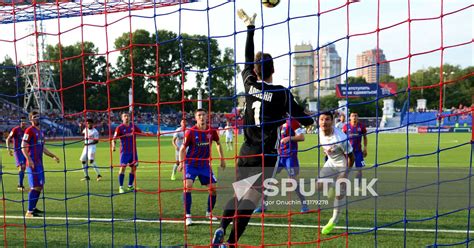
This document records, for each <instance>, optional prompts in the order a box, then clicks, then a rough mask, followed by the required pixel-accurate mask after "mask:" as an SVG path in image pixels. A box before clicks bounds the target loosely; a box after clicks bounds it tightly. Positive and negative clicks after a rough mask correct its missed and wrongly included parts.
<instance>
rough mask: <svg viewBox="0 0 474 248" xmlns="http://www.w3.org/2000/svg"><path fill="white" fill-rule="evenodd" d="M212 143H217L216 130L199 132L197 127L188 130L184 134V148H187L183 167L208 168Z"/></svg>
mask: <svg viewBox="0 0 474 248" xmlns="http://www.w3.org/2000/svg"><path fill="white" fill-rule="evenodd" d="M212 141H216V142H218V141H219V135H218V134H217V132H216V130H214V129H207V130H200V129H198V127H197V126H193V127H192V128H190V129H188V130H187V131H186V133H185V134H184V146H185V147H187V152H186V159H185V165H186V166H194V167H205V166H207V167H208V166H209V157H210V155H211V152H210V150H211V146H212Z"/></svg>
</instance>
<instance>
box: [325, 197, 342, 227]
mask: <svg viewBox="0 0 474 248" xmlns="http://www.w3.org/2000/svg"><path fill="white" fill-rule="evenodd" d="M345 204H346V197H344V198H342V199H341V200H338V199H337V198H335V199H334V209H333V211H332V218H331V219H330V220H329V221H332V223H334V224H336V223H337V222H338V221H339V217H340V216H341V208H343V207H345Z"/></svg>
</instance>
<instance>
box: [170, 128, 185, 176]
mask: <svg viewBox="0 0 474 248" xmlns="http://www.w3.org/2000/svg"><path fill="white" fill-rule="evenodd" d="M184 131H186V119H182V120H181V123H180V126H179V127H178V128H177V129H176V131H175V133H174V134H173V139H172V140H171V143H172V144H173V147H174V150H175V158H176V164H175V165H174V166H173V172H171V181H174V180H176V170H177V169H178V167H179V149H180V148H181V145H182V144H183V141H184Z"/></svg>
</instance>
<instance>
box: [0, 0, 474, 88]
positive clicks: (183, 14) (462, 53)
mask: <svg viewBox="0 0 474 248" xmlns="http://www.w3.org/2000/svg"><path fill="white" fill-rule="evenodd" d="M318 2H319V9H320V12H321V13H323V14H321V15H320V17H319V18H318V17H317V16H316V15H315V13H318ZM345 2H346V1H344V0H319V1H316V0H282V1H281V3H280V4H279V5H278V6H276V7H275V8H265V7H262V6H261V5H260V1H256V0H236V1H235V2H227V1H226V0H208V1H202V2H199V3H190V4H185V5H182V6H181V7H182V9H181V11H179V6H170V7H162V8H157V9H148V10H141V11H133V12H131V13H129V12H120V13H113V14H108V15H107V16H105V15H95V16H84V17H82V18H81V17H72V18H62V19H60V20H59V22H58V20H57V19H55V20H47V21H43V25H44V27H45V32H47V33H49V34H52V35H48V36H47V37H46V41H45V42H46V43H47V44H56V43H58V42H61V43H62V44H63V45H70V44H74V43H76V42H80V41H82V40H83V41H92V42H93V43H94V44H95V45H96V46H97V47H98V48H99V52H100V53H105V52H107V49H108V50H109V51H111V50H114V48H113V42H114V40H115V39H116V38H117V37H118V36H120V35H121V34H122V33H124V32H130V31H132V32H133V31H134V30H136V29H146V30H148V31H149V32H151V33H153V32H155V27H156V28H157V29H166V30H171V31H173V32H176V33H180V32H182V33H188V34H201V35H208V36H212V37H213V38H216V39H217V40H218V42H219V45H220V47H221V49H222V50H223V49H224V48H225V47H230V48H234V50H235V51H236V62H237V63H242V62H243V61H244V46H245V32H244V31H245V29H246V27H245V25H244V24H243V23H242V22H241V21H240V19H238V17H237V16H236V14H235V13H236V10H237V9H240V8H243V9H245V11H246V12H247V13H248V14H251V13H257V15H258V16H257V20H256V26H257V27H262V26H263V25H264V26H265V28H264V31H263V32H262V30H258V31H257V32H256V35H255V44H256V50H262V51H264V52H268V53H271V54H272V56H273V57H274V58H275V74H274V83H276V84H281V85H285V86H289V84H290V82H291V80H292V76H291V75H292V66H291V65H292V63H291V58H292V56H293V55H292V54H291V53H292V52H293V50H294V46H295V45H296V44H301V43H303V42H304V43H310V44H312V46H313V48H316V47H317V46H318V45H319V46H323V45H324V44H326V43H328V42H334V41H336V40H337V42H336V43H335V45H336V49H337V51H338V53H339V56H341V58H342V70H343V71H344V70H346V69H348V70H350V69H353V68H355V67H356V55H357V54H360V53H361V52H362V51H365V50H369V49H373V48H376V47H377V44H378V46H379V47H380V48H381V49H383V51H384V54H385V55H386V58H387V59H388V60H397V59H401V58H404V57H406V56H408V55H409V54H410V53H411V54H422V55H416V56H413V57H412V60H411V64H409V63H408V60H407V59H402V60H398V61H396V62H392V63H390V66H391V74H392V75H393V76H395V77H402V76H405V75H407V74H408V71H409V69H410V71H411V72H414V71H416V70H419V69H423V68H428V67H430V66H432V67H437V66H439V65H440V63H441V55H442V53H441V52H440V51H439V50H437V51H435V52H430V53H427V54H423V53H425V52H429V51H434V50H436V49H439V48H440V47H441V46H442V45H443V46H444V47H446V46H451V45H456V44H461V43H466V42H468V44H467V45H463V46H460V47H455V48H449V49H445V50H444V52H443V60H444V63H450V64H454V65H460V66H462V67H466V66H471V65H473V64H474V63H473V62H474V61H473V51H472V48H473V46H472V44H473V43H472V38H473V31H474V29H473V24H472V20H473V16H472V15H473V8H474V7H473V6H472V2H471V0H456V1H446V0H445V1H441V0H416V1H415V0H411V1H409V0H379V1H377V0H361V1H360V2H358V3H352V4H349V5H348V6H344V7H342V8H338V9H336V10H334V11H329V10H331V9H335V8H337V7H340V6H343V5H344V4H345ZM442 2H443V5H442ZM408 3H410V8H408ZM441 6H443V8H441ZM207 7H209V11H206V9H207ZM462 8H466V9H465V10H463V11H459V12H457V13H455V14H450V15H446V16H445V17H444V18H443V21H442V22H443V25H441V19H440V18H437V19H436V17H439V16H440V15H441V11H442V10H443V13H445V14H446V13H450V12H452V11H455V10H459V9H462ZM378 10H379V11H378ZM378 13H379V14H378ZM130 15H131V18H130V17H129V16H130ZM409 15H410V18H411V19H412V20H413V21H412V22H411V27H410V28H409V24H408V22H405V23H403V24H401V25H395V24H397V23H401V22H403V21H405V20H407V19H408V16H409ZM423 18H432V19H430V20H414V19H423ZM106 19H107V21H106ZM81 22H82V23H84V24H90V25H96V26H94V27H92V26H88V25H85V26H82V27H81ZM106 23H107V24H108V25H107V28H105V27H104V26H105V24H106ZM31 24H32V22H23V23H17V24H16V25H13V24H1V26H2V28H1V29H0V30H2V31H0V47H2V49H0V59H2V58H3V57H4V56H6V55H8V56H10V57H12V58H17V60H19V61H22V62H23V63H28V61H32V59H34V60H35V53H34V52H35V50H36V48H34V47H31V46H29V44H32V43H34V39H33V38H32V36H31V35H30V34H31V33H32V31H31V26H32V25H31ZM377 24H378V27H379V29H380V32H374V31H375V30H376V29H377ZM394 25H395V26H394ZM386 27H389V28H386ZM441 27H443V28H442V31H443V36H442V35H441ZM106 29H107V30H106ZM58 30H61V32H62V34H61V35H57V34H58V33H59V31H58ZM409 30H410V31H409ZM106 31H107V32H106ZM366 33H370V34H366ZM106 34H107V35H106ZM234 34H235V35H234ZM356 34H364V35H356ZM347 35H351V36H352V35H354V36H352V37H351V38H350V39H349V40H347V39H344V37H347ZM14 37H16V39H17V42H16V43H13V42H6V41H8V40H13V39H14ZM409 37H410V42H409ZM469 42H470V43H469ZM117 56H118V52H116V53H112V54H111V59H112V61H114V60H116V58H117ZM203 59H205V58H203ZM349 76H355V73H354V72H350V73H349ZM192 78H193V77H192V75H191V77H190V81H192ZM235 83H236V84H237V88H238V89H240V90H241V89H242V88H243V87H242V86H241V79H240V77H238V78H237V79H236V80H235ZM192 87H194V83H193V82H186V83H185V88H192ZM240 90H239V91H240Z"/></svg>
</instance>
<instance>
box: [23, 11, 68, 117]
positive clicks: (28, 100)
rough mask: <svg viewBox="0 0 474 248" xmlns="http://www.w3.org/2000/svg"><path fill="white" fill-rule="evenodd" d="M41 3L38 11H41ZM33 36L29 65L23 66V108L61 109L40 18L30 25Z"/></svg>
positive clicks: (29, 43) (27, 109)
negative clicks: (46, 54) (47, 56)
mask: <svg viewBox="0 0 474 248" xmlns="http://www.w3.org/2000/svg"><path fill="white" fill-rule="evenodd" d="M39 6H40V5H37V12H39V13H41V8H40V7H39ZM30 33H33V36H32V38H30V39H29V42H28V50H29V51H28V53H29V54H28V57H29V59H30V61H29V63H28V64H29V65H28V66H25V67H23V70H22V77H23V80H25V97H24V104H23V108H24V109H25V111H29V110H31V109H37V110H39V111H40V112H44V113H47V112H51V111H53V110H59V111H61V109H62V106H61V100H60V98H59V94H58V92H57V91H56V85H55V84H54V79H53V73H52V71H51V68H50V66H49V65H48V63H46V62H42V61H43V60H44V58H45V39H46V37H45V35H44V27H43V22H42V21H41V19H40V20H38V21H37V22H34V23H33V24H32V25H31V26H30Z"/></svg>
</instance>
